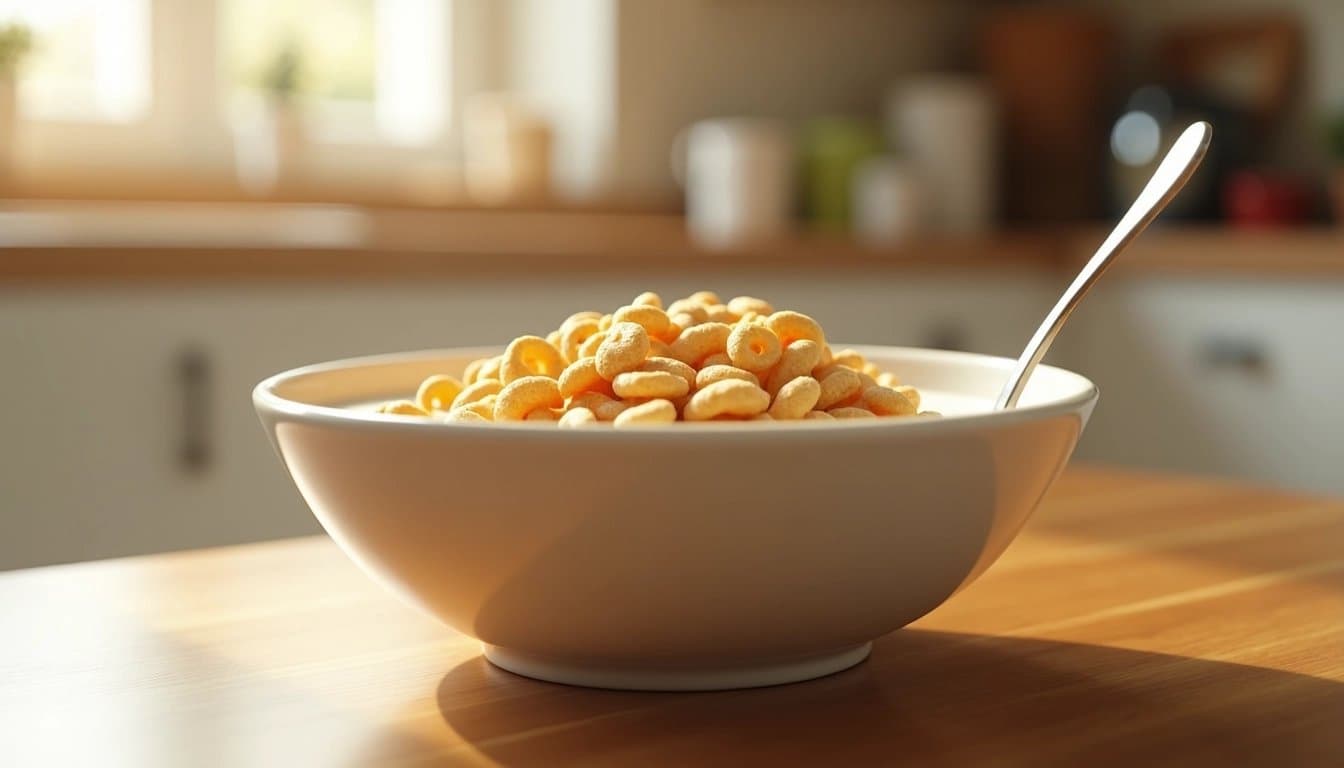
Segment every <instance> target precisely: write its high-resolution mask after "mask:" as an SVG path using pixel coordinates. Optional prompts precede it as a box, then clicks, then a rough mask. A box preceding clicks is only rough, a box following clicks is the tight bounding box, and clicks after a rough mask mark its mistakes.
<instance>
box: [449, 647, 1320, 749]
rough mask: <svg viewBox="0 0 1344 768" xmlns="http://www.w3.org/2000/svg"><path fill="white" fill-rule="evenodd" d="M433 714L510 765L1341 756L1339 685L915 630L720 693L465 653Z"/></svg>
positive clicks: (1123, 653)
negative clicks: (565, 679)
mask: <svg viewBox="0 0 1344 768" xmlns="http://www.w3.org/2000/svg"><path fill="white" fill-rule="evenodd" d="M459 697H460V698H459ZM438 706H439V711H440V713H441V714H442V716H443V718H444V720H445V721H446V722H447V724H448V725H449V726H451V727H452V728H453V729H454V731H456V733H457V734H459V735H460V736H461V737H462V738H463V739H464V740H466V741H467V742H469V743H470V744H471V745H472V747H473V748H474V749H475V750H477V751H478V752H479V753H481V754H482V755H483V756H485V757H487V758H490V759H492V760H495V761H498V762H499V763H501V764H504V765H518V766H530V765H557V764H566V763H582V764H584V765H592V764H613V765H634V764H638V765H647V764H650V763H653V762H656V763H667V764H681V765H686V764H730V765H731V764H748V763H750V764H769V765H781V764H790V765H792V764H834V765H846V764H847V765H856V764H863V765H874V764H885V763H890V762H892V761H901V762H908V761H913V763H915V764H919V765H984V764H994V765H1014V764H1024V765H1052V764H1053V765H1075V764H1083V763H1084V762H1086V764H1090V765H1096V764H1144V765H1153V764H1179V765H1185V766H1188V765H1202V764H1206V763H1207V764H1236V765H1248V764H1249V765H1254V764H1266V765H1268V764H1274V765H1326V764H1332V765H1338V764H1341V762H1342V761H1344V728H1340V725H1339V724H1340V723H1344V684H1340V683H1335V682H1330V681H1327V680H1322V679H1319V678H1314V677H1309V676H1305V675H1299V674H1294V673H1288V672H1281V671H1275V670H1267V669H1261V668H1256V667H1248V666H1243V665H1239V664H1230V663H1225V662H1214V661H1203V660H1198V659H1187V658H1181V657H1177V656H1167V655H1162V654H1154V653H1145V652H1137V651H1129V650H1120V649H1115V648H1104V647H1098V646H1090V645H1078V644H1071V643H1058V642H1049V641H1042V640H1031V639H1015V638H994V637H980V636H974V635H962V634H952V633H943V632H929V631H922V630H903V631H900V632H897V633H895V634H893V635H890V636H888V637H887V638H885V639H883V640H882V641H880V642H879V643H878V644H877V646H876V648H875V650H874V653H873V656H872V658H871V659H870V660H869V661H868V662H866V663H864V664H861V665H859V666H858V667H855V668H854V669H851V670H848V671H846V672H842V673H840V674H838V675H833V676H831V677H828V678H823V679H821V680H816V681H812V682H808V683H801V684H797V685H792V686H782V687H777V688H764V689H756V690H748V691H730V692H721V693H683V694H657V693H636V692H622V691H599V690H590V689H581V688H571V687H567V686H562V685H554V684H550V683H542V682H536V681H532V680H528V679H525V678H521V677H518V676H515V675H512V674H510V673H508V672H504V671H502V670H499V669H496V668H494V667H492V666H491V665H490V664H489V663H488V662H486V661H485V659H484V658H482V657H477V658H474V659H472V660H470V661H467V662H464V663H463V664H460V665H459V666H457V667H456V668H454V669H453V670H451V671H450V672H449V673H448V674H447V675H445V676H444V678H443V679H442V681H441V682H440V685H439V690H438Z"/></svg>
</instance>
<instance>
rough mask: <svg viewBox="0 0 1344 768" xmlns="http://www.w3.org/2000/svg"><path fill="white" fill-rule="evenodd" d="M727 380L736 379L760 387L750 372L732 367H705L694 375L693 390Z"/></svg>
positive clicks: (757, 380) (758, 380)
mask: <svg viewBox="0 0 1344 768" xmlns="http://www.w3.org/2000/svg"><path fill="white" fill-rule="evenodd" d="M727 379H738V380H739V381H746V382H750V383H751V384H754V385H756V386H760V384H761V381H760V379H758V378H756V374H754V373H752V372H751V371H744V370H742V369H741V368H738V367H736V366H732V365H707V366H705V367H704V368H701V369H700V371H699V372H698V373H696V374H695V388H696V389H704V388H705V387H708V386H709V385H710V384H713V383H714V382H716V381H725V380H727Z"/></svg>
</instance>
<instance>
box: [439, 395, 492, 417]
mask: <svg viewBox="0 0 1344 768" xmlns="http://www.w3.org/2000/svg"><path fill="white" fill-rule="evenodd" d="M498 399H499V395H486V396H485V397H482V398H481V399H480V400H477V401H475V402H473V403H467V404H466V405H460V406H457V407H455V408H453V409H452V410H453V411H471V412H472V413H474V414H476V415H477V416H480V417H481V418H482V419H485V420H486V421H494V420H495V401H496V400H498ZM449 413H452V411H449Z"/></svg>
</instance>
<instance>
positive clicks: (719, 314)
mask: <svg viewBox="0 0 1344 768" xmlns="http://www.w3.org/2000/svg"><path fill="white" fill-rule="evenodd" d="M705 314H706V315H707V316H708V317H709V321H710V322H712V323H728V324H729V325H732V324H733V323H736V322H737V313H736V312H734V311H733V310H731V309H729V308H728V307H727V306H725V305H723V304H711V305H709V306H707V307H705Z"/></svg>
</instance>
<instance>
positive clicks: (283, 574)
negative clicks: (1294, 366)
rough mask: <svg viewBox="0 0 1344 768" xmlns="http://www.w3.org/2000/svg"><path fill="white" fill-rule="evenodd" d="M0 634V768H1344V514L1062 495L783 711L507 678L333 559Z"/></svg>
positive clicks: (112, 580)
mask: <svg viewBox="0 0 1344 768" xmlns="http://www.w3.org/2000/svg"><path fill="white" fill-rule="evenodd" d="M16 511H18V510H16ZM0 616H3V617H4V625H5V631H4V632H2V633H0V712H4V716H3V717H0V764H4V765H91V764H97V765H128V766H129V765H134V766H157V765H198V766H199V765H205V766H211V765H221V766H223V765H248V766H254V765H343V766H357V765H437V764H445V763H447V764H466V765H494V764H508V765H555V764H572V763H578V764H583V765H651V764H674V765H687V764H706V763H715V764H756V763H759V764H785V763H789V764H794V763H803V764H836V765H873V764H888V763H894V762H902V763H907V762H908V763H911V764H918V765H984V764H994V765H1000V766H1003V765H1033V766H1034V765H1082V764H1088V765H1097V764H1123V765H1146V764H1156V763H1161V764H1168V763H1169V764H1179V765H1186V766H1189V765H1205V764H1208V765H1233V764H1235V765H1338V764H1340V763H1341V762H1344V729H1341V728H1340V723H1341V722H1344V621H1341V617H1344V502H1341V501H1326V500H1320V499H1315V498H1310V497H1302V496H1294V495H1288V494H1284V493H1279V492H1269V491H1261V490H1255V489H1248V488H1243V487H1235V486H1230V485H1224V484H1217V483H1212V482H1206V481H1199V480H1193V479H1185V478H1181V477H1175V476H1156V475H1143V474H1132V473H1122V472H1117V471H1111V470H1102V469H1095V468H1073V469H1070V470H1068V471H1067V472H1066V473H1065V475H1064V477H1063V478H1062V479H1061V480H1060V482H1059V483H1058V484H1057V486H1056V487H1055V488H1054V489H1053V490H1052V491H1051V492H1050V494H1049V496H1048V497H1047V498H1046V500H1045V502H1044V503H1043V505H1042V507H1041V509H1040V511H1039V512H1038V513H1037V515H1036V517H1035V518H1034V519H1033V521H1032V522H1031V523H1029V525H1028V527H1027V530H1025V531H1024V532H1023V534H1022V536H1021V538H1020V539H1019V540H1018V541H1017V542H1016V543H1014V544H1013V545H1012V547H1011V548H1010V549H1009V551H1008V552H1007V554H1006V555H1005V556H1004V557H1003V558H1002V560H1001V561H1000V562H999V563H997V564H996V565H995V566H994V567H993V568H992V569H991V570H990V571H989V572H988V573H987V574H986V575H985V576H984V577H983V578H982V579H981V580H979V581H978V582H977V583H976V584H974V585H973V586H971V587H970V588H968V589H967V590H966V591H965V592H964V593H962V594H960V595H958V596H957V597H955V598H954V599H952V600H951V601H950V602H949V603H948V604H947V605H945V606H943V607H941V608H939V609H938V610H936V611H934V612H933V613H932V614H930V615H929V616H927V617H925V618H924V619H922V620H920V621H919V622H917V623H916V624H914V625H913V626H912V627H910V628H907V629H905V630H902V631H898V632H896V633H894V634H892V635H890V636H888V637H886V638H885V639H883V640H881V641H879V642H878V643H877V645H876V647H875V649H874V652H873V655H872V658H871V659H870V660H869V661H868V662H866V663H864V664H861V665H860V666H858V667H856V668H854V669H851V670H848V671H846V672H843V673H840V674H838V675H834V676H832V677H829V678H825V679H821V680H817V681H813V682H809V683H802V684H797V685H792V686H784V687H779V688H771V689H760V690H753V691H741V692H729V693H716V694H643V693H630V692H609V691H594V690H584V689H576V688H567V687H564V686H558V685H551V684H547V683H539V682H534V681H531V680H527V679H524V678H521V677H516V676H513V675H511V674H509V673H507V672H503V671H500V670H498V669H495V668H493V667H491V666H490V665H489V664H487V663H486V662H485V661H484V660H483V659H482V657H481V656H480V653H479V648H478V646H477V645H476V643H474V642H472V641H470V640H468V639H466V638H464V637H462V636H459V635H456V634H454V633H453V632H451V631H449V630H447V629H445V628H443V627H442V626H440V625H438V624H437V623H436V622H435V621H433V620H432V619H430V618H427V617H426V616H424V615H421V614H420V613H418V612H416V611H415V610H413V609H411V608H409V607H407V606H405V605H403V604H402V603H400V602H398V601H397V600H396V599H395V598H394V597H392V596H391V595H390V594H388V593H386V592H384V591H383V590H381V589H380V588H379V587H377V586H376V585H374V584H373V583H371V582H370V581H369V580H368V579H366V578H365V577H364V576H363V575H362V574H360V573H359V572H358V571H357V569H356V568H355V566H354V565H353V564H351V563H350V562H349V561H347V560H346V559H345V558H344V556H343V555H341V554H340V553H339V552H338V551H337V550H336V548H335V546H334V545H333V544H332V543H331V542H329V541H328V540H326V539H325V538H307V539H295V540H288V541H280V542H274V543H268V544H260V545H249V546H242V547H232V548H226V549H215V550H205V551H196V552H182V553H176V554H169V555H158V556H151V557H144V558H134V559H125V560H113V561H105V562H95V563H86V564H78V565H71V566H57V567H51V568H42V569H34V570H28V571H15V572H10V573H6V574H0ZM594 618H595V619H596V620H600V617H594ZM576 620H582V619H581V618H580V617H576Z"/></svg>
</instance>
